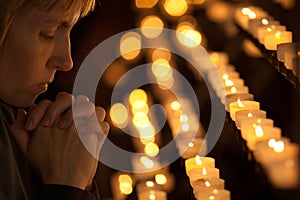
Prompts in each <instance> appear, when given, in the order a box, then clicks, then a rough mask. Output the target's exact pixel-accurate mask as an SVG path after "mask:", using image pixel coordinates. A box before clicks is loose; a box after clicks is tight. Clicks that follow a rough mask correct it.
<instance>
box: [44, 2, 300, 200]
mask: <svg viewBox="0 0 300 200" xmlns="http://www.w3.org/2000/svg"><path fill="white" fill-rule="evenodd" d="M133 2H134V1H130V0H118V1H115V0H101V6H99V5H98V6H97V7H96V10H95V12H93V13H92V14H90V15H89V16H88V17H86V18H84V19H82V20H81V21H80V22H79V23H78V24H77V25H76V26H75V27H74V29H73V31H72V35H71V40H72V55H73V60H74V68H73V69H72V70H71V71H70V72H63V73H61V72H59V73H58V74H57V77H56V81H55V82H54V83H53V84H52V85H51V87H50V90H49V92H48V93H47V94H46V96H49V97H53V96H55V94H56V93H57V92H59V91H68V92H72V87H73V82H74V79H75V76H76V73H77V71H78V69H79V67H80V64H81V63H82V61H83V59H84V58H85V57H86V55H87V54H88V53H89V52H90V51H91V50H92V49H93V48H94V47H95V46H96V45H98V44H99V43H100V42H101V41H104V40H105V39H107V38H109V37H111V36H113V35H114V34H117V33H120V32H122V31H126V30H128V29H132V28H136V27H137V25H136V21H137V19H138V17H139V15H138V12H137V11H136V10H135V9H133ZM243 2H244V1H243ZM250 2H254V3H256V4H257V5H259V6H261V7H263V8H264V9H265V10H267V11H268V12H269V13H270V14H271V15H272V16H274V17H275V19H277V20H279V21H280V23H281V24H283V25H286V26H287V29H288V30H290V31H292V32H293V36H294V41H295V42H300V25H299V20H300V2H299V1H297V5H296V7H295V8H294V9H293V10H285V9H283V8H282V7H280V6H279V5H278V4H274V3H273V2H272V1H271V0H263V1H250ZM191 14H192V15H193V16H195V17H196V19H197V20H198V24H199V25H200V28H201V30H202V31H203V33H204V35H205V36H206V37H207V41H208V46H207V48H208V49H209V50H214V51H225V52H227V53H228V54H229V56H230V62H231V63H232V64H234V65H235V66H236V68H237V71H239V72H240V73H241V77H242V78H243V79H244V80H245V85H247V86H249V88H250V92H251V93H252V94H254V97H255V100H256V101H258V102H260V104H261V109H262V110H265V111H267V116H268V118H271V119H273V120H274V122H275V125H276V126H278V127H280V128H281V129H282V132H283V135H284V136H287V137H289V138H291V140H292V141H293V142H297V143H298V144H300V92H299V91H300V90H299V87H295V86H294V85H293V84H292V83H291V82H290V81H289V80H288V79H286V78H285V76H284V75H282V73H280V72H279V71H278V69H276V68H275V67H274V66H273V65H272V64H270V62H268V61H267V60H266V59H265V58H251V57H249V56H247V55H246V54H245V53H244V52H243V50H242V46H241V44H242V41H243V40H244V39H245V38H248V37H249V35H247V33H245V32H243V31H240V32H239V33H238V34H237V35H236V36H235V37H234V38H231V37H228V36H227V35H226V30H225V29H226V27H224V26H223V25H220V24H216V23H213V22H210V21H209V20H208V19H207V18H206V15H205V11H204V10H202V9H195V10H194V11H193V12H192V13H191ZM169 25H172V22H170V24H169ZM99 59H101V58H99ZM127 64H128V63H127ZM134 64H137V63H134ZM128 65H130V64H128ZM181 72H182V73H184V74H185V75H186V76H187V77H188V78H189V80H190V81H191V83H192V85H193V87H194V89H195V91H197V93H198V94H200V95H199V107H200V110H201V122H202V123H203V125H204V127H205V128H207V126H208V124H209V118H210V110H209V107H210V101H209V99H208V98H207V96H208V95H207V90H206V86H205V84H204V83H202V82H199V81H196V80H195V78H194V77H193V75H192V73H191V72H189V71H187V69H186V68H183V69H181ZM100 90H101V91H100ZM111 91H112V88H110V87H108V86H107V85H105V83H102V82H100V83H99V91H98V92H97V94H96V102H95V103H96V104H97V105H100V106H102V107H104V108H106V110H107V112H108V109H109V106H110V95H111ZM220 106H221V104H220ZM164 130H165V132H166V133H164V134H166V135H169V136H170V132H169V129H168V127H166V128H165V129H164ZM237 135H238V131H237V130H236V129H235V127H234V125H233V123H232V122H231V120H230V118H227V119H226V122H225V124H224V128H223V131H222V134H221V137H220V139H219V141H218V143H217V144H216V146H215V148H214V149H213V150H212V151H211V152H210V154H209V156H212V157H214V158H215V159H216V167H218V168H219V169H220V171H221V177H222V178H223V179H225V187H226V189H228V190H230V191H231V194H232V199H233V200H252V199H256V200H257V199H264V200H269V199H274V200H276V199H278V200H285V199H292V200H294V199H299V197H300V193H299V189H295V190H288V191H287V190H277V189H275V188H273V187H272V186H271V185H270V183H269V181H268V179H267V177H266V176H265V172H264V171H263V170H262V169H261V167H260V166H259V164H258V163H256V162H255V161H254V160H252V159H250V160H249V159H248V156H249V152H248V151H247V150H246V149H245V145H244V143H243V141H242V140H241V139H240V138H239V137H238V136H237ZM167 138H168V137H167ZM109 139H110V140H111V141H113V142H114V143H115V144H117V145H118V146H120V147H122V148H124V149H128V150H132V151H134V149H133V145H132V142H131V139H130V138H129V137H128V136H127V135H125V134H119V133H116V132H115V130H114V129H111V131H110V134H109ZM106 153H108V154H109V152H106ZM108 156H109V155H108ZM170 171H171V172H172V173H173V174H174V175H175V176H176V187H175V189H174V190H173V192H172V193H170V194H169V196H168V198H169V199H193V197H192V194H191V188H190V186H189V184H188V179H187V177H186V176H185V169H184V161H183V160H182V159H178V160H177V161H176V162H174V163H172V164H171V165H170ZM114 172H115V170H114V169H111V168H109V167H107V166H105V165H103V164H100V167H99V171H98V174H97V180H98V184H99V188H100V193H101V197H102V199H109V198H112V194H111V188H110V182H109V181H110V176H111V175H112V174H113V173H114ZM128 199H136V196H135V194H134V193H133V194H132V195H130V196H129V197H128Z"/></svg>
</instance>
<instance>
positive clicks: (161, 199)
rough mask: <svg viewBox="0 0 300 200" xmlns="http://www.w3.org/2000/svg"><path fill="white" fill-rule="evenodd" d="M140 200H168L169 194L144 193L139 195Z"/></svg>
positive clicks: (158, 192) (159, 192) (162, 192)
mask: <svg viewBox="0 0 300 200" xmlns="http://www.w3.org/2000/svg"><path fill="white" fill-rule="evenodd" d="M137 196H138V199H139V200H166V199H167V193H166V192H164V191H161V190H149V191H143V192H140V193H138V194H137Z"/></svg>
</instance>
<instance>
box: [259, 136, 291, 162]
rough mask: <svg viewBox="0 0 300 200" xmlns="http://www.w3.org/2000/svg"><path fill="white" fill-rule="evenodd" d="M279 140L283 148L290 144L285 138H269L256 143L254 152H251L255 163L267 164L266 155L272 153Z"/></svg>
mask: <svg viewBox="0 0 300 200" xmlns="http://www.w3.org/2000/svg"><path fill="white" fill-rule="evenodd" d="M279 140H280V141H282V142H283V146H286V145H287V144H288V143H290V139H289V138H287V137H281V138H279V139H275V138H270V139H265V140H260V141H257V142H256V144H255V151H254V152H253V155H254V157H255V159H256V161H258V162H260V163H265V162H269V159H268V155H269V154H271V153H274V151H273V148H274V146H275V145H276V143H277V141H279Z"/></svg>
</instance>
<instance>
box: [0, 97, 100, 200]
mask: <svg viewBox="0 0 300 200" xmlns="http://www.w3.org/2000/svg"><path fill="white" fill-rule="evenodd" d="M16 114H17V109H16V108H14V107H11V106H9V105H7V104H6V103H4V102H3V101H1V100H0V200H23V199H24V200H36V199H38V200H50V199H51V200H54V199H55V200H60V199H61V200H68V199H70V200H95V199H99V195H98V191H97V189H95V192H93V193H95V194H92V193H90V192H88V191H85V190H81V189H78V188H75V187H71V186H65V185H55V184H52V185H43V184H42V182H41V180H40V179H39V178H38V176H36V175H35V173H34V172H33V170H32V168H31V166H30V164H29V163H28V160H27V159H26V157H25V155H24V154H23V153H22V152H21V150H20V149H19V147H18V144H17V143H16V141H15V138H14V137H13V135H12V134H11V133H10V130H9V127H10V125H11V124H12V122H13V121H14V120H15V118H16ZM95 188H96V187H95Z"/></svg>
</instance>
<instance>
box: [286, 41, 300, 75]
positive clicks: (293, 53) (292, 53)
mask: <svg viewBox="0 0 300 200" xmlns="http://www.w3.org/2000/svg"><path fill="white" fill-rule="evenodd" d="M299 52H300V45H299V47H298V48H296V47H294V48H290V49H287V50H286V51H285V52H284V54H283V57H284V58H283V60H284V66H285V67H286V68H287V69H289V70H293V69H294V66H293V60H294V58H296V57H298V56H299V55H298V54H299Z"/></svg>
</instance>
